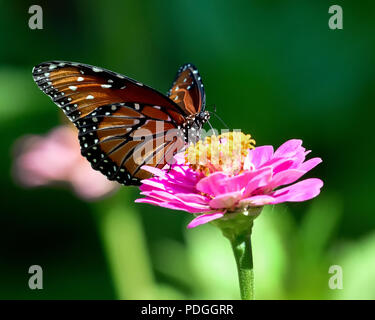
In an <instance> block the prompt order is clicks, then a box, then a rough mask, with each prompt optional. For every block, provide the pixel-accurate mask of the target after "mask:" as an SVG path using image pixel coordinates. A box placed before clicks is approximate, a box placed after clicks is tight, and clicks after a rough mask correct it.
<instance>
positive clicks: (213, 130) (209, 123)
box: [207, 120, 216, 136]
mask: <svg viewBox="0 0 375 320" xmlns="http://www.w3.org/2000/svg"><path fill="white" fill-rule="evenodd" d="M207 123H208V125H209V126H210V128H211V130H212V133H213V134H214V135H215V136H216V131H215V129H214V127H213V126H212V125H211V122H210V120H208V121H207Z"/></svg>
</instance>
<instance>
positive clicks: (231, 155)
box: [185, 131, 255, 175]
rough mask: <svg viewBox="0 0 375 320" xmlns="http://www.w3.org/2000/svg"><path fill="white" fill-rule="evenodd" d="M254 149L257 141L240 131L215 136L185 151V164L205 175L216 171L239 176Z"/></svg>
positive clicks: (191, 145)
mask: <svg viewBox="0 0 375 320" xmlns="http://www.w3.org/2000/svg"><path fill="white" fill-rule="evenodd" d="M254 147H255V140H254V139H251V135H249V134H246V135H245V134H244V133H242V132H239V131H233V132H226V133H223V134H221V135H219V136H216V135H213V136H211V137H206V138H205V139H204V140H203V141H201V140H200V141H198V142H197V143H196V144H193V143H191V144H190V146H189V147H188V148H187V149H186V151H185V163H187V164H189V165H190V167H191V168H193V169H194V170H196V171H199V172H202V173H203V174H205V175H209V174H210V173H213V172H215V171H224V172H226V173H229V174H232V175H233V174H238V173H239V172H241V171H242V169H243V164H244V161H245V158H246V156H247V155H248V153H249V150H250V149H254Z"/></svg>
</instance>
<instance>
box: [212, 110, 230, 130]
mask: <svg viewBox="0 0 375 320" xmlns="http://www.w3.org/2000/svg"><path fill="white" fill-rule="evenodd" d="M210 113H212V114H213V115H214V116H215V117H216V118H218V119H219V120H220V122H221V123H222V124H223V125H224V127H225V128H226V129H228V130H229V127H228V126H227V124H226V123H225V122H224V120H223V119H221V118H220V117H219V116H218V114H217V113H216V112H214V111H211V112H210Z"/></svg>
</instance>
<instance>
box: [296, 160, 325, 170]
mask: <svg viewBox="0 0 375 320" xmlns="http://www.w3.org/2000/svg"><path fill="white" fill-rule="evenodd" d="M321 162H322V159H320V158H312V159H310V160H307V161H306V162H304V163H302V164H301V165H300V166H299V167H298V170H303V171H305V172H307V171H310V170H311V169H313V168H314V167H316V166H317V165H318V164H319V163H321Z"/></svg>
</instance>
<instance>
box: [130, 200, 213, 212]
mask: <svg viewBox="0 0 375 320" xmlns="http://www.w3.org/2000/svg"><path fill="white" fill-rule="evenodd" d="M135 202H136V203H148V204H152V205H154V206H158V207H163V208H168V209H173V210H181V211H186V212H190V213H202V212H207V211H210V209H206V210H202V209H195V208H191V207H188V206H185V205H183V204H181V203H176V202H173V203H172V202H165V201H160V200H157V199H155V200H154V199H150V198H140V199H136V200H135Z"/></svg>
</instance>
